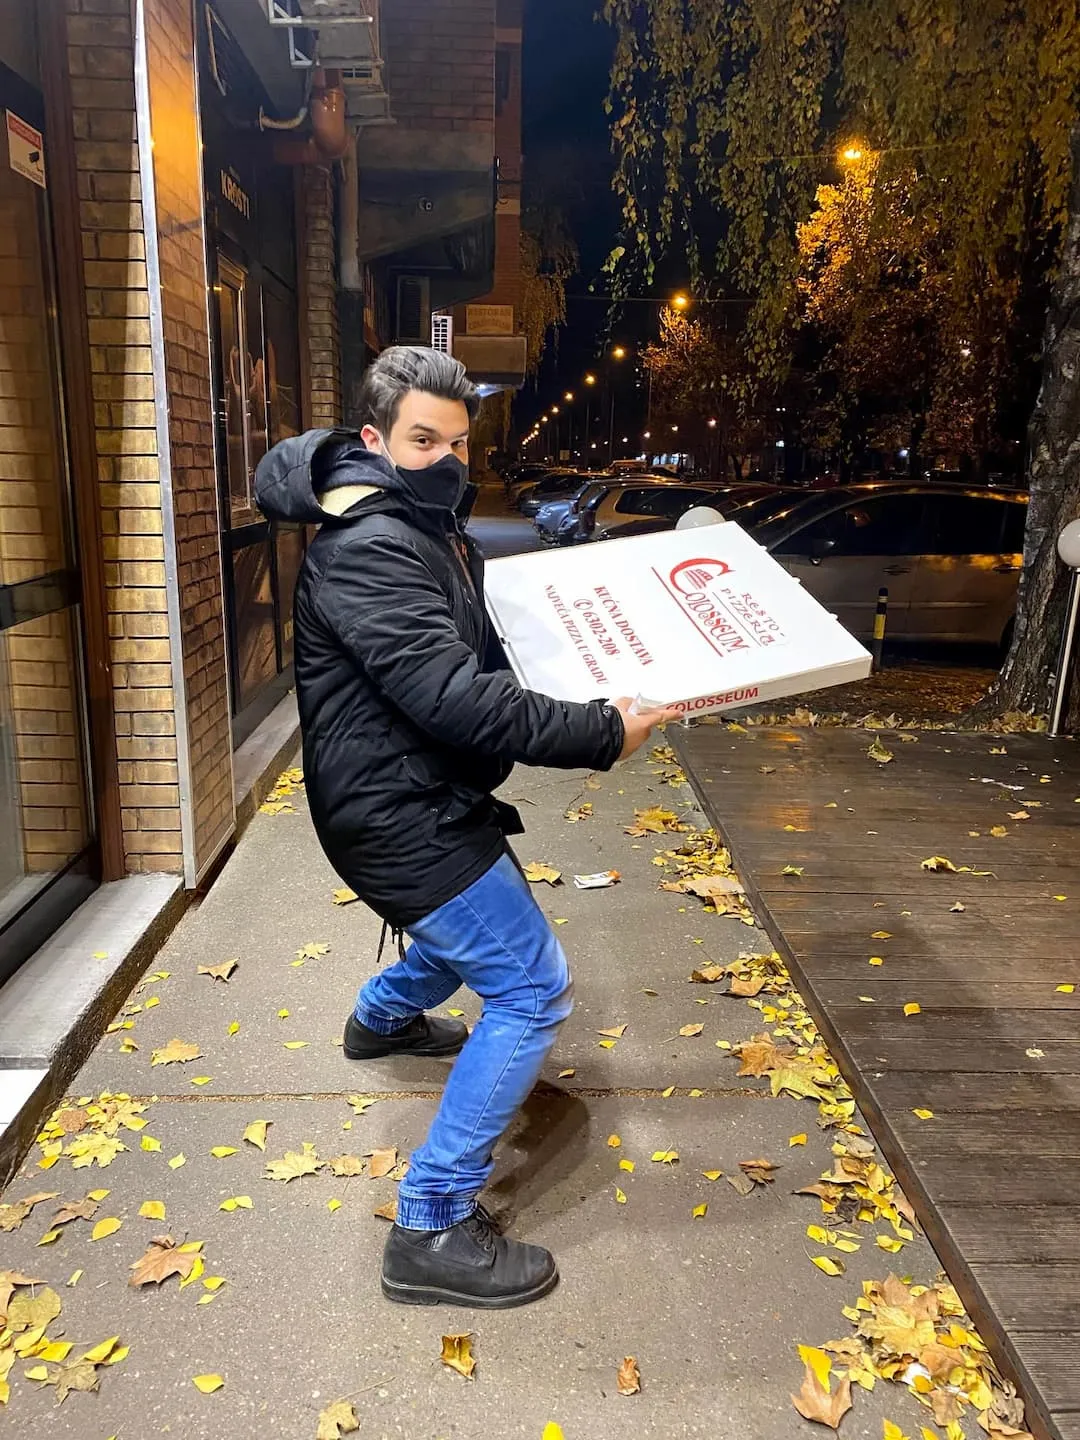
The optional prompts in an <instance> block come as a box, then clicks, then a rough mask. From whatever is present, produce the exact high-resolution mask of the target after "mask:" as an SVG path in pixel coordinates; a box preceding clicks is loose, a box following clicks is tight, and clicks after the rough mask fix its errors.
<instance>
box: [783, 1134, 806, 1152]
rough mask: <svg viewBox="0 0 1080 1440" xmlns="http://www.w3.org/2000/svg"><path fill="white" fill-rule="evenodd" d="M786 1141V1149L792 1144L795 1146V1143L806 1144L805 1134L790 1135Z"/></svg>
mask: <svg viewBox="0 0 1080 1440" xmlns="http://www.w3.org/2000/svg"><path fill="white" fill-rule="evenodd" d="M787 1143H788V1149H789V1150H790V1149H791V1148H792V1147H793V1146H795V1145H805V1144H806V1136H805V1135H792V1137H791V1139H790V1140H789V1141H788V1142H787Z"/></svg>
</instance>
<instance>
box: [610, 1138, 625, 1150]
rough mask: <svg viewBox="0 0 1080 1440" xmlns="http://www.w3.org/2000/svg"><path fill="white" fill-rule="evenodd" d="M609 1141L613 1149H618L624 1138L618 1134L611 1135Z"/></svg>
mask: <svg viewBox="0 0 1080 1440" xmlns="http://www.w3.org/2000/svg"><path fill="white" fill-rule="evenodd" d="M607 1143H608V1145H609V1146H610V1148H611V1149H612V1150H618V1148H619V1146H620V1145H621V1144H622V1140H621V1139H620V1138H619V1136H618V1135H609V1136H608V1137H607Z"/></svg>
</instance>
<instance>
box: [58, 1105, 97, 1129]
mask: <svg viewBox="0 0 1080 1440" xmlns="http://www.w3.org/2000/svg"><path fill="white" fill-rule="evenodd" d="M89 1123H90V1116H89V1115H88V1114H87V1112H86V1111H85V1110H83V1109H81V1108H79V1107H74V1106H68V1107H67V1108H66V1109H64V1110H58V1111H57V1112H56V1114H55V1115H54V1116H53V1117H52V1119H51V1120H50V1121H49V1124H50V1126H51V1127H52V1128H53V1129H55V1130H57V1131H59V1132H60V1134H62V1135H77V1134H78V1133H79V1131H80V1130H85V1129H86V1127H87V1125H89Z"/></svg>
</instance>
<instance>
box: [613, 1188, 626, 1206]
mask: <svg viewBox="0 0 1080 1440" xmlns="http://www.w3.org/2000/svg"><path fill="white" fill-rule="evenodd" d="M615 1204H616V1205H625V1204H626V1196H625V1195H624V1194H623V1192H622V1191H621V1190H620V1189H619V1187H618V1186H617V1185H616V1186H615Z"/></svg>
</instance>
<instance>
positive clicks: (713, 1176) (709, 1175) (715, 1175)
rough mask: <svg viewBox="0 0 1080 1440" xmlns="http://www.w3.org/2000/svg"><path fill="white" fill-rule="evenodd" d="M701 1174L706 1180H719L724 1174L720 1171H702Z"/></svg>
mask: <svg viewBox="0 0 1080 1440" xmlns="http://www.w3.org/2000/svg"><path fill="white" fill-rule="evenodd" d="M701 1173H702V1174H703V1175H704V1176H705V1179H706V1180H719V1179H720V1177H721V1175H723V1173H724V1172H723V1171H722V1170H702V1172H701Z"/></svg>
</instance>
